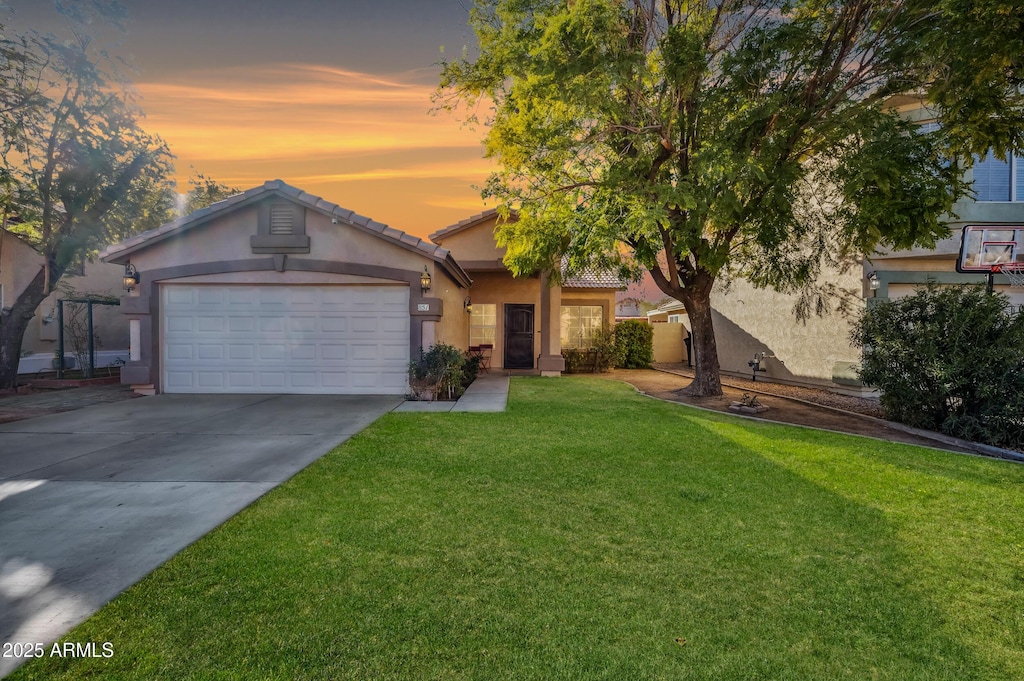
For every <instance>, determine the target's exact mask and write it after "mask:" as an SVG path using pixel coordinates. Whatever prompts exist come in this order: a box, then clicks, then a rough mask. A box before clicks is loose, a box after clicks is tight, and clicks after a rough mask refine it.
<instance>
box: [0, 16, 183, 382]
mask: <svg viewBox="0 0 1024 681" xmlns="http://www.w3.org/2000/svg"><path fill="white" fill-rule="evenodd" d="M58 9H59V10H61V11H62V12H63V13H64V15H65V18H66V19H67V22H68V23H67V26H68V31H67V35H66V36H63V37H58V36H55V35H51V34H46V35H43V34H40V33H36V32H26V33H23V34H18V35H14V36H7V35H5V36H4V37H3V39H2V41H0V90H2V94H0V131H2V134H3V137H2V139H0V181H2V183H0V184H2V186H0V197H2V199H0V202H2V205H0V208H2V212H3V222H4V225H3V226H4V227H5V228H6V229H7V230H8V231H11V232H14V233H16V234H18V235H19V236H20V237H22V238H23V239H24V240H25V241H27V242H28V243H29V244H30V245H32V246H33V248H35V249H36V250H37V251H38V252H39V253H40V254H41V255H42V257H43V267H42V268H41V270H40V272H39V273H38V275H37V276H36V277H35V278H34V279H33V281H32V282H31V283H30V284H29V285H28V287H27V288H25V289H24V290H23V291H18V292H14V294H15V296H16V299H15V300H14V301H13V304H12V305H11V306H10V309H9V310H5V311H4V314H3V315H2V316H0V388H6V387H13V385H14V381H15V377H16V372H17V365H18V359H19V355H20V352H19V350H20V347H21V340H22V337H23V335H24V331H25V326H26V324H27V323H28V320H29V319H31V317H32V316H33V314H34V312H35V309H36V307H37V306H38V305H39V303H40V302H42V300H43V299H44V298H45V297H46V296H47V295H49V293H50V292H51V291H53V290H54V288H55V287H56V285H57V283H58V281H59V280H60V279H61V277H62V276H63V275H64V273H65V272H67V271H68V270H69V268H71V267H73V266H76V265H78V264H80V263H82V262H83V260H84V259H86V258H89V257H91V256H92V255H94V254H95V253H96V252H97V251H98V250H99V249H100V248H101V247H102V246H104V245H106V244H109V243H112V242H115V241H117V240H120V239H122V238H125V237H126V236H128V235H129V234H131V233H133V232H135V231H140V230H144V229H148V228H151V227H155V226H157V225H159V224H161V223H163V222H165V221H167V220H169V219H170V218H171V217H172V215H173V208H174V192H173V186H172V185H171V183H170V181H169V179H168V175H169V172H170V168H171V167H170V159H171V156H170V153H169V151H168V150H167V147H166V145H165V144H164V143H163V142H162V141H161V140H160V139H159V138H158V137H156V136H154V135H151V134H149V133H147V132H146V131H145V130H143V128H142V127H141V125H140V121H141V117H142V114H141V111H140V110H139V109H138V107H137V106H136V104H135V101H134V99H133V97H132V94H131V92H130V90H129V88H128V87H127V83H126V82H124V81H123V80H121V79H120V78H119V76H118V75H117V66H116V64H115V63H114V62H113V61H111V60H110V59H109V58H107V57H106V56H105V53H104V52H103V51H101V50H99V49H97V48H96V47H95V46H94V44H93V40H92V38H91V37H90V36H89V35H88V34H86V33H85V31H84V30H83V26H84V23H85V22H86V21H87V20H89V19H91V18H93V17H94V16H97V15H98V16H99V17H100V18H104V19H108V20H111V21H115V22H116V20H117V19H118V17H119V16H120V14H119V5H118V4H117V3H107V2H103V1H101V0H95V1H93V2H80V3H77V2H62V3H59V4H58Z"/></svg>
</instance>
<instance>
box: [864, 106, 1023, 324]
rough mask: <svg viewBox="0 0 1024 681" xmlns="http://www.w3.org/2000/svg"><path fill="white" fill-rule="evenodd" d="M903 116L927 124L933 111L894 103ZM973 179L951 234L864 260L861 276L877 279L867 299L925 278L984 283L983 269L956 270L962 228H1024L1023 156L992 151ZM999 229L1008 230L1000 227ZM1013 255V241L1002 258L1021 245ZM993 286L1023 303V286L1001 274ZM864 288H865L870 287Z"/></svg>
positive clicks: (903, 290) (898, 292) (891, 294)
mask: <svg viewBox="0 0 1024 681" xmlns="http://www.w3.org/2000/svg"><path fill="white" fill-rule="evenodd" d="M893 103H894V104H895V105H897V108H898V109H899V111H900V112H901V113H902V114H903V115H904V116H906V117H907V118H908V119H910V120H913V121H918V122H920V124H921V125H922V126H925V127H926V128H929V127H932V126H937V125H938V124H937V123H936V122H935V112H934V111H931V110H929V109H927V108H926V107H924V106H922V104H921V102H920V101H918V100H916V99H912V98H905V99H903V100H899V101H894V102H893ZM965 179H967V180H968V181H970V182H973V187H974V193H975V197H974V198H973V199H963V200H961V201H960V202H959V203H957V204H956V206H955V207H954V212H955V213H956V217H955V218H954V219H953V220H951V221H950V223H949V224H950V227H951V233H950V235H949V237H948V238H946V239H943V240H942V241H941V242H939V243H938V244H937V245H936V247H935V248H933V249H920V248H918V249H913V250H909V251H892V252H886V253H882V254H877V255H872V256H871V257H870V258H869V259H867V260H866V261H865V263H864V267H865V269H864V276H865V278H866V279H867V280H868V281H869V282H870V281H871V280H874V281H877V284H875V286H876V287H877V288H875V289H874V290H873V293H871V292H869V294H868V300H869V303H868V304H871V302H870V301H872V300H885V299H890V298H899V297H901V296H905V295H907V294H909V293H912V292H913V290H914V288H915V287H917V286H921V285H922V284H925V283H927V282H929V281H933V282H935V283H937V284H970V283H984V282H985V281H986V279H987V275H986V274H983V273H963V272H958V271H957V260H958V258H959V255H960V248H961V239H962V236H963V232H964V229H965V228H984V229H989V230H993V231H996V232H997V233H1002V232H1008V231H1013V229H1012V228H1014V227H1016V228H1018V229H1024V157H1021V156H1019V155H1017V156H1010V157H1009V158H1008V159H1006V160H1003V159H999V158H996V157H995V156H994V155H993V154H992V153H991V152H990V153H989V154H988V155H986V156H985V158H981V159H976V160H975V163H974V166H973V167H972V168H971V169H970V170H968V171H967V175H966V178H965ZM1002 228H1010V229H1008V230H1004V229H1002ZM1021 246H1022V247H1021V251H1022V252H1021V253H1019V254H1018V253H1017V247H1016V245H1009V244H1007V258H1008V259H1010V260H1012V261H1017V260H1019V259H1020V258H1024V245H1021ZM993 288H994V290H996V291H999V292H1000V293H1004V294H1006V295H1007V296H1008V297H1009V298H1010V302H1011V303H1012V304H1013V305H1015V306H1021V305H1024V290H1021V289H1018V288H1011V287H1010V285H1009V281H1008V280H1007V279H1006V277H1005V276H1000V275H996V276H995V277H994V278H993ZM870 290H871V289H870V286H869V291H870Z"/></svg>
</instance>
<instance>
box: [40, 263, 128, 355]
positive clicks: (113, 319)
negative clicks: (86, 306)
mask: <svg viewBox="0 0 1024 681" xmlns="http://www.w3.org/2000/svg"><path fill="white" fill-rule="evenodd" d="M82 271H83V275H82V276H76V275H64V278H63V279H61V281H60V284H59V286H70V287H71V288H73V289H74V291H75V292H76V294H77V295H79V296H88V295H89V294H96V295H100V296H113V297H115V298H119V297H121V296H122V295H124V293H125V291H124V268H123V267H121V266H120V265H108V264H107V263H104V262H100V261H98V260H97V261H95V262H87V263H86V264H85V267H84V268H83V270H82ZM67 297H68V296H67V294H66V293H65V292H64V291H62V290H60V289H58V290H57V291H55V292H54V293H51V294H50V295H49V296H48V297H47V298H46V299H45V300H44V301H43V302H42V304H41V305H40V306H39V307H38V308H37V309H36V316H35V318H34V319H33V320H32V321H31V322H29V325H28V328H27V329H26V330H25V339H24V341H23V342H22V346H21V351H22V354H23V355H24V354H27V353H33V354H34V353H46V354H52V353H53V351H54V350H55V349H56V347H57V323H56V318H57V314H56V312H55V311H54V310H55V308H56V305H57V299H58V298H67ZM51 312H53V319H54V322H52V323H47V322H45V321H44V320H45V319H47V318H48V317H49V315H50V313H51ZM65 314H68V310H67V307H66V306H65ZM84 314H85V313H84V312H83V319H84ZM93 327H94V329H95V330H96V335H97V337H98V338H99V339H100V346H99V347H97V350H108V351H109V350H127V349H128V320H126V319H125V318H124V315H122V314H121V312H120V309H119V308H118V306H116V305H94V306H93ZM65 351H66V352H69V353H70V352H71V346H70V344H69V343H67V341H65Z"/></svg>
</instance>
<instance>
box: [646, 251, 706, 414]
mask: <svg viewBox="0 0 1024 681" xmlns="http://www.w3.org/2000/svg"><path fill="white" fill-rule="evenodd" d="M666 250H670V249H666ZM649 271H650V273H651V276H652V277H654V283H656V284H657V285H658V288H660V289H661V290H662V291H664V292H665V293H666V294H667V295H669V296H671V297H672V298H675V299H676V300H678V301H679V302H681V303H682V304H683V307H684V308H686V316H687V317H689V319H690V335H691V337H692V342H691V345H690V348H691V350H692V352H693V360H694V361H693V367H694V377H693V382H692V383H691V384H690V385H688V386H686V387H685V388H683V392H684V393H685V394H687V395H693V396H695V397H717V396H718V395H721V394H722V376H721V370H720V369H719V366H718V346H717V345H716V344H715V327H714V324H713V323H712V321H711V289H712V288H714V286H715V276H714V275H713V274H711V273H710V272H708V271H707V270H697V271H696V272H694V271H690V272H688V273H687V276H686V285H685V286H684V285H682V284H681V282H680V277H679V276H678V275H677V273H676V270H675V269H673V268H670V270H669V273H668V274H666V273H665V272H663V271H662V270H661V268H660V267H652V268H650V270H649Z"/></svg>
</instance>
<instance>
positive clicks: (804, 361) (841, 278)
mask: <svg viewBox="0 0 1024 681" xmlns="http://www.w3.org/2000/svg"><path fill="white" fill-rule="evenodd" d="M822 278H823V280H824V281H829V282H831V283H833V284H835V285H837V286H840V287H843V288H846V289H849V290H852V291H854V292H856V294H858V295H859V294H860V291H861V286H862V279H861V271H860V269H859V268H851V270H849V271H848V272H846V273H841V272H838V271H835V270H829V271H827V272H825V273H824V274H823V275H822ZM723 288H724V287H723V286H721V285H716V287H715V290H714V291H713V292H712V296H711V304H712V307H713V310H714V319H713V321H714V326H715V338H716V342H717V345H718V359H719V363H720V365H721V368H722V371H724V372H729V373H734V374H738V375H746V376H749V375H750V374H751V371H750V368H749V367H748V366H747V362H748V361H749V360H751V359H753V357H754V353H759V352H766V353H768V355H774V356H775V359H768V360H766V361H765V362H763V363H762V366H763V367H765V368H766V369H767V371H766V372H765V373H762V374H759V375H758V378H770V379H772V380H777V381H780V382H789V383H797V384H806V385H821V386H826V387H831V386H832V377H833V374H834V372H835V371H836V370H837V365H840V364H841V365H848V364H850V363H853V362H856V361H858V359H859V352H858V350H857V349H855V348H854V347H852V346H851V345H850V341H849V338H850V329H851V321H852V320H850V319H847V318H845V317H843V316H841V315H840V314H838V313H834V312H833V313H830V314H827V315H825V316H822V317H817V316H812V317H811V318H810V319H808V320H807V321H806V323H804V322H800V321H797V319H796V317H795V316H794V314H793V305H794V303H795V301H796V298H795V296H793V295H789V294H782V293H777V292H775V291H772V290H770V289H767V290H765V289H756V288H754V286H753V285H751V284H750V283H748V282H746V281H744V280H742V279H737V280H735V281H733V282H732V285H731V287H729V289H728V291H723Z"/></svg>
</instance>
